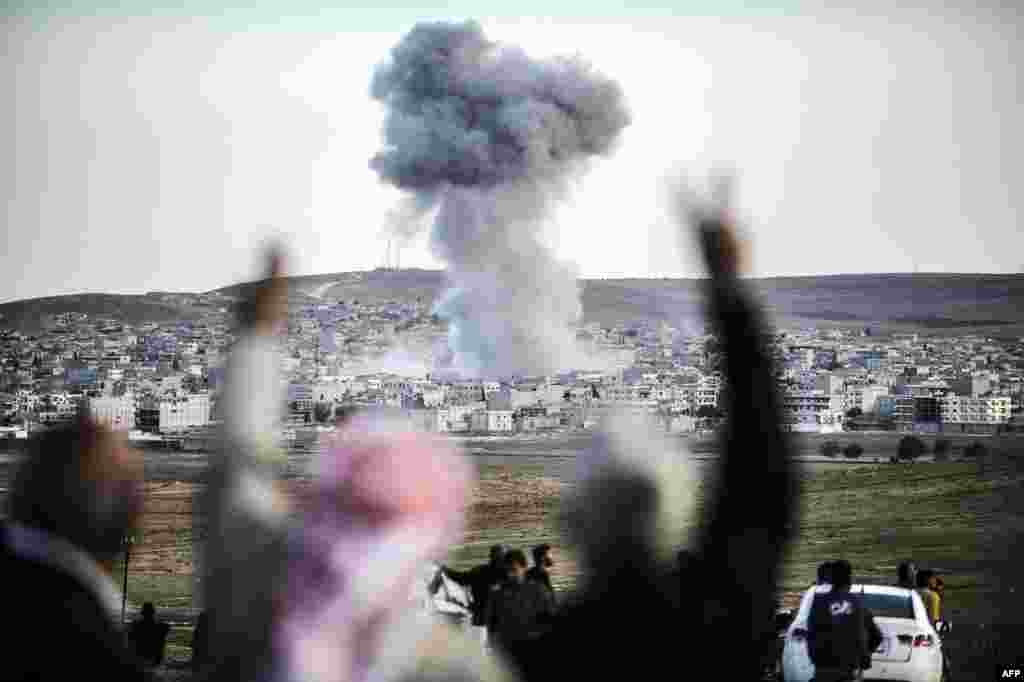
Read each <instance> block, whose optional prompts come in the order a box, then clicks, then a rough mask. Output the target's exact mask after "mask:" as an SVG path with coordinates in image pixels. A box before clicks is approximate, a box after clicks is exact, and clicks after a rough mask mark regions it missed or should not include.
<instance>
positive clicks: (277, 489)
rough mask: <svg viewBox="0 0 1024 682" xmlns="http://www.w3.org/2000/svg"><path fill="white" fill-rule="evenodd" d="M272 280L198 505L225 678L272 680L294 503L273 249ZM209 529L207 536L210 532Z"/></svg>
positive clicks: (232, 364) (211, 644) (218, 675)
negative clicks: (289, 494) (290, 500)
mask: <svg viewBox="0 0 1024 682" xmlns="http://www.w3.org/2000/svg"><path fill="white" fill-rule="evenodd" d="M268 261H269V267H268V272H267V278H266V279H264V280H263V281H262V282H260V283H257V284H256V285H254V286H253V289H252V293H251V295H250V296H249V298H248V299H247V300H246V301H245V303H244V304H243V307H242V309H241V311H240V320H239V322H240V329H239V338H238V341H237V343H236V344H235V346H234V348H233V349H232V351H231V357H230V359H229V361H228V365H227V369H226V372H225V386H224V395H223V398H222V405H223V420H224V424H223V430H222V434H221V442H220V448H221V451H220V453H219V456H218V457H217V458H216V459H215V460H214V463H213V465H212V466H211V471H210V475H209V480H208V482H207V488H206V493H205V497H204V499H203V500H202V501H201V504H198V505H194V507H193V508H194V510H195V513H196V514H197V517H196V518H195V520H194V525H195V526H196V529H195V530H194V533H193V536H194V537H197V538H200V537H201V538H203V541H202V546H201V547H200V548H199V550H200V551H199V556H200V570H201V576H202V580H203V582H202V586H201V594H202V599H203V605H202V606H203V608H204V609H206V611H207V618H208V620H207V622H206V623H205V625H206V644H207V647H208V648H207V649H206V651H205V654H206V656H207V659H208V661H209V664H210V667H209V669H208V670H209V672H210V674H211V675H212V677H213V678H214V679H218V680H221V679H223V680H243V679H244V680H258V679H266V678H267V677H268V676H269V675H270V673H271V670H272V666H273V659H272V655H271V654H272V651H271V631H272V627H273V621H274V608H275V601H276V598H275V590H276V589H277V586H279V585H280V584H281V583H282V580H283V561H284V555H285V538H286V522H287V514H288V505H287V502H286V498H285V495H284V493H283V490H282V489H281V483H280V480H279V479H280V477H281V474H282V473H283V464H284V462H285V455H284V452H283V451H282V450H281V449H280V448H279V447H278V446H277V444H276V433H277V430H278V429H279V428H280V427H281V419H282V410H283V406H284V404H285V399H286V395H285V393H284V390H285V389H284V387H283V385H282V382H281V376H280V365H281V362H280V355H279V352H278V347H279V343H280V341H281V335H282V331H283V328H284V327H285V325H286V324H287V313H288V307H287V304H288V290H287V282H286V281H285V279H284V278H283V276H282V275H283V257H282V255H281V254H280V252H278V251H276V250H274V251H271V252H270V253H269V258H268ZM204 530H205V531H206V532H205V533H204V532H203V531H204Z"/></svg>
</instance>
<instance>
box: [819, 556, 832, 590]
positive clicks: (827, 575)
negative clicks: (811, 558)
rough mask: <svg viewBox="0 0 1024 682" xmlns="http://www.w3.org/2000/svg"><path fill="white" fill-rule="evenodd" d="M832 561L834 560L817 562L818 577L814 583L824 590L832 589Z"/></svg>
mask: <svg viewBox="0 0 1024 682" xmlns="http://www.w3.org/2000/svg"><path fill="white" fill-rule="evenodd" d="M834 563H835V562H834V561H825V562H822V563H820V564H818V579H817V582H815V583H814V584H815V586H817V587H820V588H822V590H824V591H826V592H827V591H828V590H830V589H832V566H833V564H834Z"/></svg>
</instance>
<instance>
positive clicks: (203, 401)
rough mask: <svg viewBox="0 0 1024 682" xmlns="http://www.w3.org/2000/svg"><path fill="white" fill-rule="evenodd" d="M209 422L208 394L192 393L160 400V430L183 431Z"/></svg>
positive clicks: (164, 431)
mask: <svg viewBox="0 0 1024 682" xmlns="http://www.w3.org/2000/svg"><path fill="white" fill-rule="evenodd" d="M209 423H210V396H209V395H207V394H205V393H194V394H190V395H185V396H180V397H176V398H165V399H163V400H161V401H160V426H159V429H160V432H161V433H168V432H173V431H183V430H185V429H190V428H193V427H196V426H205V425H206V424H209Z"/></svg>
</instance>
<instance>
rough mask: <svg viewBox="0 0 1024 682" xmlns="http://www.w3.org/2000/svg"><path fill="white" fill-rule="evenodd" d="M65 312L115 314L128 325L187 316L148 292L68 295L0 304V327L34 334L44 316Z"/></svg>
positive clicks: (187, 312)
mask: <svg viewBox="0 0 1024 682" xmlns="http://www.w3.org/2000/svg"><path fill="white" fill-rule="evenodd" d="M66 312H75V313H85V314H87V315H88V316H89V317H90V318H94V317H117V318H118V319H120V320H122V321H123V322H125V323H128V324H142V323H144V322H157V323H163V322H174V321H177V320H183V319H189V318H190V317H191V315H190V313H189V311H188V309H187V308H185V307H183V306H179V305H174V304H171V303H165V302H163V301H162V300H161V299H160V298H158V297H157V296H154V295H151V294H147V295H144V296H129V295H122V294H72V295H70V296H49V297H46V298H30V299H25V300H22V301H13V302H11V303H4V304H0V315H3V318H2V319H0V327H7V328H13V329H18V330H20V331H23V332H27V333H34V332H38V331H40V330H41V329H42V326H43V322H44V320H45V319H46V318H47V317H48V316H51V315H56V314H58V313H66Z"/></svg>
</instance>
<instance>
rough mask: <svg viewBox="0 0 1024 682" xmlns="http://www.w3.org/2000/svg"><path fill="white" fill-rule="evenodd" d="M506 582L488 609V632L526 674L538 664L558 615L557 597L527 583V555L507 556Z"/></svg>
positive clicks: (512, 553) (539, 585)
mask: <svg viewBox="0 0 1024 682" xmlns="http://www.w3.org/2000/svg"><path fill="white" fill-rule="evenodd" d="M505 570H506V581H505V583H504V584H503V585H502V587H501V589H500V590H498V591H497V592H495V593H494V594H493V595H491V598H490V601H489V602H488V605H487V631H488V634H489V638H490V640H491V641H492V642H494V645H495V647H496V648H497V649H498V650H499V651H501V652H502V653H504V654H505V655H506V656H507V657H508V658H509V660H510V661H511V662H512V663H513V664H514V665H515V666H516V667H518V668H519V669H520V670H522V671H523V672H524V673H525V674H527V675H529V674H530V672H531V671H532V668H533V666H534V663H535V661H536V660H537V652H536V650H535V649H536V643H537V641H538V640H539V639H540V637H541V635H542V634H543V632H544V631H545V630H546V628H547V627H548V626H549V625H550V623H551V619H552V618H553V616H554V613H555V601H554V596H553V594H552V593H551V591H550V590H548V588H547V587H545V586H544V585H543V584H542V583H541V582H539V581H536V580H527V579H526V555H525V554H523V552H522V551H521V550H518V549H514V550H512V551H510V552H508V553H507V554H506V555H505Z"/></svg>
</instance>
